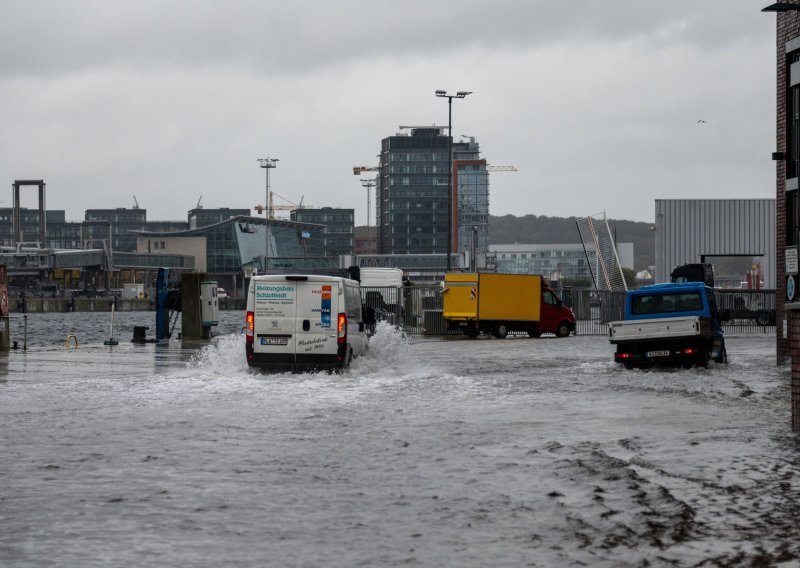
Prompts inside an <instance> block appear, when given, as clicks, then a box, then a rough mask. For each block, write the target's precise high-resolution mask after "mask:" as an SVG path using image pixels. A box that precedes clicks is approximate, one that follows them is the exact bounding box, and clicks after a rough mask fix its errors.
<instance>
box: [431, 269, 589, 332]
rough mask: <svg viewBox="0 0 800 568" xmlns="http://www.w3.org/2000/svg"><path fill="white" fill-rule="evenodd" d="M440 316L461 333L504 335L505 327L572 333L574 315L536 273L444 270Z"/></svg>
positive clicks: (506, 330) (515, 329) (508, 328)
mask: <svg viewBox="0 0 800 568" xmlns="http://www.w3.org/2000/svg"><path fill="white" fill-rule="evenodd" d="M442 295H443V298H444V310H443V311H444V314H443V315H444V321H445V324H446V325H447V329H448V330H460V331H462V332H463V333H464V334H465V335H466V336H467V337H478V335H480V334H481V333H486V334H492V335H494V336H495V337H498V338H501V339H502V338H504V337H506V336H507V335H508V333H509V332H510V331H522V332H526V333H527V334H528V335H529V336H530V337H538V336H540V335H541V334H543V333H554V334H555V335H556V336H558V337H566V336H568V335H569V334H570V333H574V332H575V316H574V315H573V313H572V310H570V309H569V308H566V307H564V306H563V305H562V304H561V300H559V299H558V297H557V296H556V294H555V292H553V290H551V289H550V287H549V286H547V284H546V283H545V282H544V279H543V278H542V277H541V276H539V275H534V274H495V273H490V272H478V273H476V272H471V273H470V272H449V273H447V274H445V280H444V290H443V294H442Z"/></svg>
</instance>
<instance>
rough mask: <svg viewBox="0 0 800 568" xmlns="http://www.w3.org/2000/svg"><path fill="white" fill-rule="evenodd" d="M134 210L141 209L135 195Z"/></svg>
mask: <svg viewBox="0 0 800 568" xmlns="http://www.w3.org/2000/svg"><path fill="white" fill-rule="evenodd" d="M133 208H134V209H139V202H138V201H136V196H135V195H134V196H133Z"/></svg>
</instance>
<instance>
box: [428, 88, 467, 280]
mask: <svg viewBox="0 0 800 568" xmlns="http://www.w3.org/2000/svg"><path fill="white" fill-rule="evenodd" d="M471 94H472V91H458V92H457V93H456V94H455V95H448V94H447V91H443V90H441V89H440V90H438V91H436V96H437V97H442V98H445V99H447V150H448V151H447V271H448V272H450V256H451V255H452V253H453V99H463V98H464V97H466V96H467V95H471Z"/></svg>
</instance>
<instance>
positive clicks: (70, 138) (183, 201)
mask: <svg viewBox="0 0 800 568" xmlns="http://www.w3.org/2000/svg"><path fill="white" fill-rule="evenodd" d="M767 4H769V2H766V1H762V2H751V1H749V0H736V1H732V0H707V1H702V2H698V1H696V0H695V1H690V0H677V1H670V2H655V1H643V0H615V1H605V2H591V1H588V0H586V1H579V0H573V1H560V2H553V1H547V2H545V1H540V0H533V1H532V0H525V1H503V0H500V1H498V2H485V1H481V2H478V1H473V0H460V1H449V0H448V1H441V2H424V1H419V0H409V1H405V2H393V3H389V2H380V1H374V0H373V1H371V2H367V1H348V0H343V1H341V2H335V3H334V2H326V1H321V0H307V1H303V2H281V3H278V2H263V1H262V2H257V1H250V2H243V1H236V0H233V1H226V2H210V1H184V2H169V1H142V0H137V1H135V2H134V1H129V2H102V1H99V0H98V1H91V2H90V1H72V2H59V1H51V2H42V1H35V0H34V1H28V2H5V3H4V7H3V17H2V19H0V178H3V179H5V184H6V185H5V187H6V190H5V191H2V192H0V207H8V206H10V205H11V199H12V191H11V185H12V183H13V181H14V180H15V179H40V178H43V179H44V180H45V181H46V183H47V206H48V208H51V209H65V210H66V212H67V220H80V219H82V218H83V214H84V210H86V209H88V208H95V207H101V208H110V207H131V206H133V204H134V197H133V196H136V199H137V200H138V203H139V205H140V206H141V207H143V208H146V209H147V214H148V215H147V216H148V219H149V220H159V219H185V218H186V212H187V211H188V210H189V209H191V208H193V207H194V206H195V205H196V204H197V202H198V200H199V199H200V197H201V195H202V204H203V206H205V207H235V208H247V207H250V208H252V207H253V206H254V205H256V204H259V203H263V202H264V185H265V176H264V170H262V169H261V168H260V167H259V165H258V163H257V161H256V160H257V158H262V157H273V158H278V159H279V160H280V161H279V162H278V166H277V168H276V169H275V170H272V172H271V185H272V189H273V190H274V191H275V192H276V193H277V194H279V195H281V196H283V197H285V198H288V199H289V200H291V201H293V202H295V203H297V202H299V201H300V200H301V199H303V203H304V204H306V205H311V206H317V207H320V206H334V207H353V208H355V209H356V224H365V223H366V206H367V196H366V190H365V189H364V188H363V187H362V186H361V184H360V182H359V177H356V176H354V175H353V172H352V167H353V166H360V165H364V166H374V165H377V163H378V158H377V154H378V153H379V151H380V140H381V139H382V138H385V137H387V136H390V135H393V134H395V133H396V132H398V126H399V125H432V124H437V125H445V126H446V125H447V103H446V100H444V99H440V98H436V97H435V96H434V91H435V90H436V89H446V90H448V91H453V92H454V91H457V90H468V91H473V92H474V93H473V94H472V95H470V96H469V97H467V98H466V99H464V100H457V101H454V103H453V134H454V136H455V138H456V139H460V136H462V135H466V136H475V137H476V138H477V139H478V141H479V142H480V144H481V151H482V157H484V158H486V159H487V160H488V162H489V163H490V164H494V165H513V166H516V167H517V168H518V171H517V172H513V173H511V172H498V173H493V174H492V175H491V196H490V201H491V208H490V210H491V213H492V214H493V215H504V214H508V213H511V214H514V215H524V214H529V213H530V214H535V215H554V216H573V215H575V216H581V215H589V214H594V213H598V212H601V211H603V210H605V211H606V212H607V214H608V216H609V217H611V218H615V219H633V220H639V221H652V219H653V215H654V200H655V199H670V198H748V197H754V198H763V197H774V195H775V165H774V162H772V161H771V159H770V157H771V156H770V154H771V152H773V151H774V150H775V16H774V14H764V13H761V12H760V10H761V8H763V7H764V6H766V5H767ZM22 203H23V205H24V206H27V207H34V206H35V204H36V196H35V192H34V191H32V190H31V191H29V192H26V194H25V195H24V197H23V199H22ZM276 203H284V202H283V201H281V200H277V201H276ZM373 203H374V200H373ZM373 219H374V215H373Z"/></svg>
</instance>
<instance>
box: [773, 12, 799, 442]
mask: <svg viewBox="0 0 800 568" xmlns="http://www.w3.org/2000/svg"><path fill="white" fill-rule="evenodd" d="M798 10H800V2H798V1H796V0H795V1H793V2H780V3H776V4H772V5H770V6H768V7H766V8H764V11H765V12H776V13H777V34H776V39H777V41H776V48H777V58H776V59H777V61H776V70H777V73H776V78H777V80H776V96H777V116H776V127H777V128H776V131H777V140H776V142H777V144H776V152H775V154H774V156H773V157H774V158H775V160H776V165H777V167H776V172H777V180H776V181H777V183H776V202H777V203H776V227H775V233H776V241H777V243H776V244H777V246H776V256H777V258H778V262H777V263H776V284H777V310H778V326H777V354H778V362H785V361H786V360H787V358H791V362H792V379H791V383H792V385H791V387H792V388H791V399H792V401H791V404H792V430H794V431H795V432H800V294H798V292H797V290H798V286H797V285H798V276H800V275H798V266H797V265H798V262H797V251H798V245H800V199H798V195H799V194H800V186H799V184H798V180H800V11H798Z"/></svg>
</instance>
